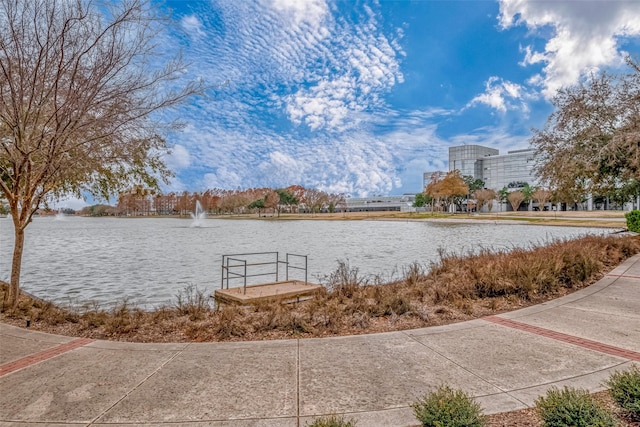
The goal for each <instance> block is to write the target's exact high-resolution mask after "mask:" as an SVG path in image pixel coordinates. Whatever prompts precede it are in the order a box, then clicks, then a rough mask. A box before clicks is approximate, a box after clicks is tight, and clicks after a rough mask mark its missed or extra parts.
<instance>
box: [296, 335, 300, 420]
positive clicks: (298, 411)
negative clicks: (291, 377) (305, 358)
mask: <svg viewBox="0 0 640 427" xmlns="http://www.w3.org/2000/svg"><path fill="white" fill-rule="evenodd" d="M296 426H297V427H300V339H299V338H298V339H297V340H296Z"/></svg>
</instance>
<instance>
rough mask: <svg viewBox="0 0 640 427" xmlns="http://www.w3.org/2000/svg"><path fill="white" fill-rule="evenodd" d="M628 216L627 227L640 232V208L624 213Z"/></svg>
mask: <svg viewBox="0 0 640 427" xmlns="http://www.w3.org/2000/svg"><path fill="white" fill-rule="evenodd" d="M624 216H625V218H627V228H628V229H629V231H634V232H636V233H640V210H633V211H630V212H627V213H626V214H624Z"/></svg>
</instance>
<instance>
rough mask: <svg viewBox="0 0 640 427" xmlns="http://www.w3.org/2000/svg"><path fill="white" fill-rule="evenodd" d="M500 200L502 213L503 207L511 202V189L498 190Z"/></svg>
mask: <svg viewBox="0 0 640 427" xmlns="http://www.w3.org/2000/svg"><path fill="white" fill-rule="evenodd" d="M498 200H499V201H500V211H502V205H503V204H504V203H507V201H508V200H509V189H508V188H507V187H506V186H505V187H502V189H500V190H498Z"/></svg>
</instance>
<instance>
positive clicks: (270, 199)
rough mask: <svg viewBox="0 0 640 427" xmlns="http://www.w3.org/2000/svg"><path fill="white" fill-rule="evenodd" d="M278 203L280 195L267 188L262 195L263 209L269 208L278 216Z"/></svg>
mask: <svg viewBox="0 0 640 427" xmlns="http://www.w3.org/2000/svg"><path fill="white" fill-rule="evenodd" d="M279 205H280V195H279V194H278V193H277V192H275V191H274V190H268V191H267V194H265V196H264V207H265V209H271V210H272V212H275V211H277V212H278V216H280V209H279V208H278V206H279Z"/></svg>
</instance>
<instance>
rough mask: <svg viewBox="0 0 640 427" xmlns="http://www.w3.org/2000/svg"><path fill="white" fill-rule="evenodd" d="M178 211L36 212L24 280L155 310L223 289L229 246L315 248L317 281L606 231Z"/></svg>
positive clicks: (65, 293)
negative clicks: (350, 270) (194, 215)
mask: <svg viewBox="0 0 640 427" xmlns="http://www.w3.org/2000/svg"><path fill="white" fill-rule="evenodd" d="M199 222H200V225H201V226H200V227H192V220H190V219H177V218H84V217H65V218H64V219H63V220H60V219H54V218H51V217H42V218H36V219H34V221H33V223H32V224H30V225H29V226H28V227H27V236H26V242H25V252H24V258H23V267H22V287H23V289H24V290H26V291H27V292H30V293H33V294H34V295H36V296H39V297H41V298H44V299H47V300H52V301H54V302H56V303H63V304H82V303H85V302H87V301H96V302H98V303H99V304H100V305H102V306H108V305H109V304H112V303H114V302H118V301H121V300H122V299H124V298H127V299H128V300H129V301H130V302H132V303H133V304H136V305H138V306H141V307H144V308H152V307H154V306H158V305H161V304H167V303H171V302H173V301H175V296H176V294H177V293H178V292H179V291H181V290H184V289H185V288H186V287H187V286H189V285H191V286H196V287H197V288H198V289H201V290H204V291H206V292H207V293H212V292H213V290H214V289H216V288H219V287H220V283H221V258H222V255H223V254H233V253H245V252H266V251H279V252H281V253H282V255H281V257H283V256H284V253H285V252H290V253H296V254H302V255H307V256H308V262H309V280H310V281H313V282H322V281H323V278H325V277H326V275H327V274H329V273H331V272H332V271H334V270H335V269H336V267H337V265H338V260H344V261H348V262H349V264H350V266H351V267H355V268H358V269H359V272H360V274H362V275H369V276H374V275H377V276H378V277H380V278H381V279H383V280H387V279H393V278H399V277H401V276H402V272H403V268H405V267H406V266H408V265H409V264H411V263H413V262H418V263H420V264H422V265H424V266H425V267H428V266H429V264H430V262H432V261H434V260H437V259H438V252H439V250H445V251H448V252H456V253H468V252H475V251H478V250H479V249H480V248H483V247H484V248H492V249H505V248H507V249H509V248H514V247H527V246H530V245H532V244H544V243H545V242H549V241H551V240H553V239H558V238H573V237H578V236H582V235H585V234H589V233H591V234H599V233H603V230H601V229H592V228H584V227H582V228H580V227H578V228H576V227H555V226H554V227H551V226H534V225H526V224H483V223H465V224H452V223H433V222H411V221H410V222H407V221H379V220H378V221H323V220H313V221H255V220H228V219H203V220H200V221H199ZM12 251H13V223H12V222H11V220H10V219H4V218H1V219H0V279H2V280H5V281H8V279H9V271H10V270H9V269H10V266H11V255H12Z"/></svg>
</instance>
